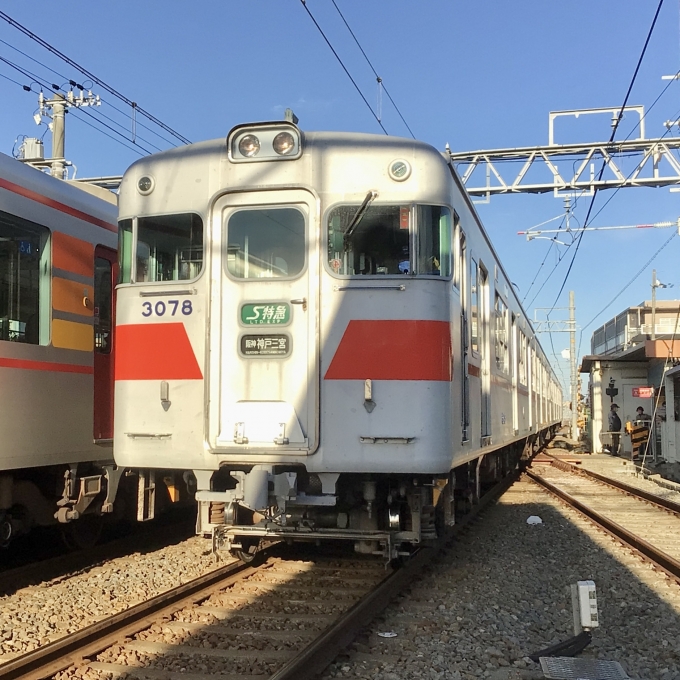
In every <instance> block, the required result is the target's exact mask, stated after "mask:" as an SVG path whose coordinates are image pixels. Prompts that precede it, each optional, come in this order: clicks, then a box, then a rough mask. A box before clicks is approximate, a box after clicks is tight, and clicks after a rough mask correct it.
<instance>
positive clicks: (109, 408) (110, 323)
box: [93, 246, 118, 442]
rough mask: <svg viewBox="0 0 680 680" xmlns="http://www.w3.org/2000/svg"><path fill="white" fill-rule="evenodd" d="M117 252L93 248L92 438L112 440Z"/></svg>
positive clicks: (103, 248) (99, 247)
mask: <svg viewBox="0 0 680 680" xmlns="http://www.w3.org/2000/svg"><path fill="white" fill-rule="evenodd" d="M117 279H118V261H117V256H116V251H115V250H111V249H110V248H105V247H104V246H97V247H96V248H95V251H94V301H93V304H94V421H93V422H94V433H93V434H94V439H95V441H99V442H102V441H111V440H113V352H112V348H113V333H114V328H115V309H116V301H115V296H116V281H117Z"/></svg>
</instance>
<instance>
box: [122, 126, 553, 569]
mask: <svg viewBox="0 0 680 680" xmlns="http://www.w3.org/2000/svg"><path fill="white" fill-rule="evenodd" d="M119 208H120V213H119V217H120V222H119V228H120V267H121V284H120V285H119V287H118V289H117V311H116V324H117V326H116V333H117V346H116V380H115V406H116V408H115V425H114V431H115V436H114V456H115V460H116V462H117V464H118V465H119V466H123V467H129V468H148V469H153V468H168V469H176V470H184V471H187V472H186V473H185V478H188V479H189V481H190V482H193V483H194V484H195V486H196V498H197V500H198V502H199V513H198V523H197V524H198V525H197V529H198V532H199V533H202V534H206V535H211V534H212V536H213V539H214V541H215V544H216V545H217V546H218V547H221V548H224V549H228V550H231V551H233V552H236V553H237V554H239V556H240V557H241V558H242V559H244V560H249V559H251V558H252V557H253V556H254V554H255V553H256V551H257V550H258V548H259V547H260V546H262V545H264V544H265V543H266V542H267V541H271V540H281V539H283V540H287V541H295V540H311V541H321V540H326V539H344V540H349V541H353V542H354V545H355V549H356V550H357V551H360V552H366V553H378V554H382V555H385V556H386V557H387V558H394V557H395V556H397V555H399V554H402V553H408V552H409V550H411V549H412V548H413V546H415V545H418V544H419V543H421V542H422V541H424V540H426V539H429V538H432V537H434V536H435V535H436V533H437V531H438V529H439V528H440V527H442V526H444V525H445V524H447V523H451V522H453V521H454V519H455V514H456V511H460V510H461V508H464V507H465V505H466V504H469V503H470V502H474V500H475V498H476V497H478V496H479V494H480V490H481V489H482V487H484V486H485V485H487V484H489V483H491V482H492V481H493V480H495V479H497V478H498V477H500V476H502V475H504V474H506V473H507V472H508V471H509V470H510V469H512V468H513V467H514V466H515V465H516V464H517V461H518V459H519V458H520V456H521V455H522V454H523V453H524V452H526V451H528V450H529V449H530V448H531V447H532V446H534V445H536V443H537V442H539V441H540V440H542V439H544V438H546V437H549V436H550V435H551V433H553V432H554V430H555V429H556V427H557V425H558V424H559V422H560V420H561V410H562V396H561V391H560V387H559V383H558V381H557V378H556V376H555V374H554V373H553V371H552V370H551V368H550V365H549V363H548V361H547V359H546V357H545V354H544V352H543V351H542V349H541V347H540V345H539V343H538V341H537V339H536V336H535V334H534V332H533V330H532V327H531V325H530V323H529V321H528V319H527V317H526V314H525V313H524V311H523V310H522V307H521V305H520V303H519V301H518V299H517V296H516V294H515V292H514V290H513V286H512V284H511V281H510V278H509V277H508V275H507V274H506V272H505V270H504V269H503V267H502V265H501V264H500V262H499V259H498V257H497V255H496V253H495V251H494V249H493V246H492V245H491V243H490V241H489V239H488V237H487V235H486V233H485V231H484V229H483V227H482V225H481V223H480V220H479V218H478V216H477V214H476V212H475V210H474V207H473V206H472V203H471V202H470V200H469V198H468V196H467V195H466V192H465V189H464V188H463V186H462V184H461V182H460V180H459V178H458V177H457V175H456V172H455V171H454V169H453V167H452V166H451V165H450V164H448V163H447V161H446V159H445V158H444V157H443V156H442V154H440V153H439V152H437V151H436V150H435V149H433V148H432V147H430V146H428V145H427V144H424V143H421V142H417V141H411V140H405V139H398V138H392V137H383V136H375V135H367V134H354V133H328V132H314V133H308V132H302V131H300V129H299V128H298V127H297V126H296V125H294V124H293V123H291V122H274V123H263V124H251V125H240V126H238V127H235V128H234V129H233V130H232V131H231V132H230V133H229V135H228V137H227V139H226V141H225V140H222V139H220V140H215V141H209V142H204V143H199V144H193V145H190V146H186V147H182V148H179V149H175V150H171V151H167V152H163V153H159V154H156V155H153V156H149V157H147V158H144V159H142V160H140V161H138V162H136V163H135V164H134V165H132V166H131V167H130V168H129V170H128V171H127V172H126V174H125V176H124V179H123V182H122V185H121V189H120V199H119ZM148 486H149V488H151V486H152V480H149V484H148ZM142 500H143V501H144V502H148V499H146V498H143V499H142Z"/></svg>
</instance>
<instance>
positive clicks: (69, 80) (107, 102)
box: [0, 39, 176, 151]
mask: <svg viewBox="0 0 680 680" xmlns="http://www.w3.org/2000/svg"><path fill="white" fill-rule="evenodd" d="M0 43H2V44H3V45H7V47H9V48H10V49H12V50H14V51H15V52H18V53H19V54H21V55H23V56H24V57H26V59H30V60H31V61H33V62H35V63H36V64H38V65H39V66H42V67H43V68H45V69H47V70H48V71H50V72H51V73H53V74H54V75H56V76H59V77H60V78H61V79H63V80H67V81H68V82H69V83H70V82H72V81H71V79H70V78H67V77H66V76H65V75H64V74H63V73H60V72H59V71H55V70H54V69H53V68H52V67H51V66H48V65H47V64H44V63H43V62H42V61H40V60H39V59H36V58H35V57H32V56H31V55H30V54H27V53H26V52H24V51H23V50H20V49H19V48H18V47H16V46H14V45H12V44H11V43H8V42H7V41H6V40H2V39H0ZM85 82H87V81H85ZM19 84H21V83H19ZM80 87H82V86H80ZM88 89H89V88H88ZM100 101H101V102H102V104H106V105H107V106H110V107H111V108H112V109H115V110H116V111H118V113H120V114H122V115H123V116H125V117H126V118H129V119H132V116H131V115H130V114H129V113H126V112H125V111H123V109H121V108H119V107H118V106H116V105H115V104H112V103H111V102H110V101H108V100H107V99H101V100H100ZM100 115H104V114H101V113H100ZM109 120H112V119H111V118H109ZM117 124H118V125H120V127H123V126H122V125H121V124H120V123H117ZM136 124H137V125H139V127H143V128H144V129H145V130H148V131H149V132H150V133H151V134H152V135H156V137H159V138H160V139H162V140H163V141H164V142H167V143H168V144H170V145H171V146H176V144H175V143H174V142H172V141H170V140H169V139H168V138H167V137H164V136H163V135H162V134H161V133H160V132H158V131H157V130H154V129H153V128H151V127H149V126H148V125H146V124H145V123H143V122H142V121H136ZM140 139H142V138H141V137H140ZM143 141H145V142H146V143H147V144H151V142H150V141H148V140H143ZM152 146H153V145H152ZM154 148H155V149H158V147H156V146H154ZM158 150H159V151H160V149H158Z"/></svg>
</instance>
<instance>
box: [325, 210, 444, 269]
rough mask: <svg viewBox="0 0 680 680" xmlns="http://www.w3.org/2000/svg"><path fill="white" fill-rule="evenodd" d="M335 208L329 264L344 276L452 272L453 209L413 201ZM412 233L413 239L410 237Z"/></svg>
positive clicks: (329, 242)
mask: <svg viewBox="0 0 680 680" xmlns="http://www.w3.org/2000/svg"><path fill="white" fill-rule="evenodd" d="M358 208H359V206H356V205H344V206H338V207H336V208H334V209H333V210H332V211H331V212H330V214H329V216H328V264H329V266H330V267H331V269H332V270H333V271H334V272H335V273H336V274H341V275H345V276H385V275H388V276H389V275H404V274H410V275H421V276H446V277H448V276H451V211H450V210H449V209H448V208H444V207H441V206H429V205H428V206H417V207H416V209H415V224H413V223H414V219H413V213H412V207H411V206H410V205H370V206H369V207H368V208H367V209H366V210H365V212H364V213H363V215H362V216H361V219H360V220H359V221H356V220H355V219H354V218H355V216H356V214H357V209H358ZM412 234H413V238H412Z"/></svg>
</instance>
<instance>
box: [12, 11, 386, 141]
mask: <svg viewBox="0 0 680 680" xmlns="http://www.w3.org/2000/svg"><path fill="white" fill-rule="evenodd" d="M300 2H301V3H302V6H303V7H304V8H305V10H306V11H307V14H308V15H309V18H310V19H311V20H312V21H313V22H314V25H315V26H316V28H317V30H318V31H319V33H320V34H321V36H322V37H323V39H324V40H325V41H326V44H327V45H328V47H329V48H330V50H331V52H333V54H334V55H335V58H336V59H337V60H338V63H339V64H340V66H342V69H343V71H344V72H345V73H346V74H347V77H348V78H349V79H350V81H351V82H352V85H354V88H355V89H356V91H357V92H358V93H359V96H360V97H361V98H362V99H363V100H364V104H366V106H367V107H368V110H369V111H370V112H371V113H372V114H373V117H374V118H375V119H376V121H377V122H378V125H380V127H381V129H382V131H383V132H384V133H385V134H388V132H387V130H386V129H385V126H384V125H383V124H382V121H381V120H380V118H379V117H378V114H377V113H376V112H375V111H374V110H373V107H372V106H371V105H370V104H369V103H368V100H367V99H366V97H364V93H363V92H362V91H361V89H360V88H359V86H358V85H357V83H356V81H355V80H354V78H352V75H351V73H350V72H349V71H348V70H347V67H346V66H345V64H344V63H343V61H342V59H341V58H340V55H339V54H338V53H337V52H336V51H335V48H334V47H333V45H332V44H331V41H330V40H329V39H328V38H327V37H326V34H325V33H324V32H323V29H322V28H321V26H319V23H318V22H317V20H316V19H315V18H314V15H313V14H312V12H311V11H310V9H309V7H307V1H306V0H300ZM0 14H2V12H0Z"/></svg>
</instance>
